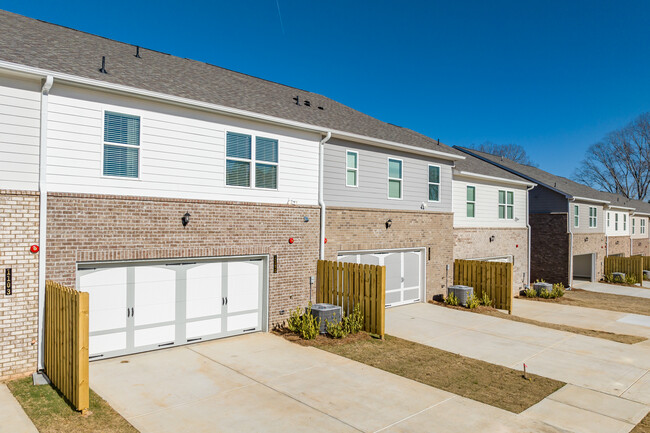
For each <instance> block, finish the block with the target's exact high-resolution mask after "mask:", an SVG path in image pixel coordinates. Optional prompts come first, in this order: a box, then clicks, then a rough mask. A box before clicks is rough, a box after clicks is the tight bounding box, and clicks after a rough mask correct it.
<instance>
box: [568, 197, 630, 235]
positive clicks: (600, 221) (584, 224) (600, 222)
mask: <svg viewBox="0 0 650 433" xmlns="http://www.w3.org/2000/svg"><path fill="white" fill-rule="evenodd" d="M575 206H578V227H576V226H575V219H574V216H575V213H574V209H575ZM590 207H595V208H596V227H589V208H590ZM569 213H570V214H571V221H570V224H571V231H572V232H573V233H605V215H604V212H603V205H599V204H596V203H589V202H582V201H574V202H571V206H570V208H569ZM628 220H629V218H628Z"/></svg>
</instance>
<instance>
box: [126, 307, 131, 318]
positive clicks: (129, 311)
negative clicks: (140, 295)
mask: <svg viewBox="0 0 650 433" xmlns="http://www.w3.org/2000/svg"><path fill="white" fill-rule="evenodd" d="M126 317H131V309H130V308H128V307H127V308H126Z"/></svg>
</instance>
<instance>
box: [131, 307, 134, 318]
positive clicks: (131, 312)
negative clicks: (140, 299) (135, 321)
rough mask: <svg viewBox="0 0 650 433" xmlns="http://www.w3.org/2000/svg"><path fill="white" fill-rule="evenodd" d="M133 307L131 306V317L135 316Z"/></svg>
mask: <svg viewBox="0 0 650 433" xmlns="http://www.w3.org/2000/svg"><path fill="white" fill-rule="evenodd" d="M133 308H134V307H131V317H133V316H134V314H133Z"/></svg>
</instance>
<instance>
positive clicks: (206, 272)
mask: <svg viewBox="0 0 650 433" xmlns="http://www.w3.org/2000/svg"><path fill="white" fill-rule="evenodd" d="M223 267H224V264H223V263H205V264H201V265H196V266H194V267H192V268H189V269H187V272H186V275H187V277H186V278H187V279H186V293H185V298H186V310H185V314H186V317H187V318H188V319H193V318H197V317H205V316H214V315H218V314H221V307H222V299H223V290H222V287H221V286H222V284H223V282H222V278H223V272H222V268H223Z"/></svg>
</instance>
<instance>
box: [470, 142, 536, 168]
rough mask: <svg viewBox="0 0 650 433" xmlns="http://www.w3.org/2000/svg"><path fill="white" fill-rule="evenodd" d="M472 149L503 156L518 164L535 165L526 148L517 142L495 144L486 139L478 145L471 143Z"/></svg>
mask: <svg viewBox="0 0 650 433" xmlns="http://www.w3.org/2000/svg"><path fill="white" fill-rule="evenodd" d="M471 147H472V149H475V150H478V151H479V152H485V153H489V154H491V155H496V156H503V157H504V158H508V159H509V160H511V161H514V162H518V163H520V164H526V165H531V166H533V167H537V164H535V163H533V161H532V160H531V159H530V157H529V156H528V154H527V153H526V149H524V148H523V147H521V146H520V145H518V144H512V143H511V144H496V143H492V142H491V141H486V142H484V143H482V144H479V145H472V146H471Z"/></svg>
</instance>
